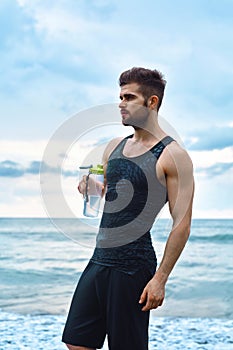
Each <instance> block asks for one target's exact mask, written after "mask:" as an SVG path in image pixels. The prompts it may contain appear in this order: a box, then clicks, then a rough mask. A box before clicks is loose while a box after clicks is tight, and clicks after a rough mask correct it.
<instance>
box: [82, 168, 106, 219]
mask: <svg viewBox="0 0 233 350" xmlns="http://www.w3.org/2000/svg"><path fill="white" fill-rule="evenodd" d="M103 183H104V169H103V165H101V164H97V166H96V167H90V168H89V173H88V175H87V182H86V192H85V194H84V207H83V215H85V216H87V217H97V216H98V214H99V209H100V202H101V198H102V186H103Z"/></svg>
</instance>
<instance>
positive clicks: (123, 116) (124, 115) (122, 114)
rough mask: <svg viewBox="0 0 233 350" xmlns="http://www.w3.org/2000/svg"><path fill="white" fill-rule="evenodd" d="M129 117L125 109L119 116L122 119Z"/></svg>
mask: <svg viewBox="0 0 233 350" xmlns="http://www.w3.org/2000/svg"><path fill="white" fill-rule="evenodd" d="M128 115H129V112H128V111H127V110H126V109H121V116H122V118H123V119H124V118H125V117H127V116H128Z"/></svg>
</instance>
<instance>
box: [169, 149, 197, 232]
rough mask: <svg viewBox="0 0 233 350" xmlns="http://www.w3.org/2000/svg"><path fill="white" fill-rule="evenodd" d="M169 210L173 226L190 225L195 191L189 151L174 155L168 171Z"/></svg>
mask: <svg viewBox="0 0 233 350" xmlns="http://www.w3.org/2000/svg"><path fill="white" fill-rule="evenodd" d="M167 191H168V202H169V210H170V213H171V216H172V218H173V226H178V225H179V224H180V223H181V222H183V223H185V224H186V225H190V222H191V214H192V202H193V193H194V179H193V167H192V162H191V160H190V158H189V156H188V155H187V153H186V152H185V153H182V154H178V156H177V157H175V156H174V157H173V159H172V160H171V164H170V167H169V170H168V173H167Z"/></svg>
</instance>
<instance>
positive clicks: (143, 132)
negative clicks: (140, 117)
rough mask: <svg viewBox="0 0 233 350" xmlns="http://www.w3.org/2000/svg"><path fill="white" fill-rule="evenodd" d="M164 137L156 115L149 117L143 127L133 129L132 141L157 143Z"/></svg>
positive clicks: (164, 134)
mask: <svg viewBox="0 0 233 350" xmlns="http://www.w3.org/2000/svg"><path fill="white" fill-rule="evenodd" d="M164 136H166V133H165V132H164V131H163V130H162V129H161V128H160V126H159V123H158V116H157V115H150V116H149V118H148V119H147V121H146V123H145V124H144V125H143V127H135V128H134V136H133V139H134V140H135V141H138V142H144V141H147V142H148V141H150V140H151V141H157V140H160V139H161V138H163V137H164Z"/></svg>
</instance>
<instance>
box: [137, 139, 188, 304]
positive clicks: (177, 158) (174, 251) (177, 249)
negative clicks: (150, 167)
mask: <svg viewBox="0 0 233 350" xmlns="http://www.w3.org/2000/svg"><path fill="white" fill-rule="evenodd" d="M161 166H162V167H163V169H164V172H165V174H166V185H167V191H168V201H169V210H170V213H171V216H172V219H173V226H172V230H171V232H170V234H169V237H168V240H167V243H166V246H165V250H164V254H163V258H162V261H161V264H160V266H159V269H158V270H157V272H156V273H155V275H154V277H153V278H152V279H151V280H150V281H149V283H148V284H147V285H146V287H145V288H144V291H143V293H142V295H141V298H140V301H139V302H140V303H143V302H145V301H146V305H145V306H144V307H143V308H142V310H143V311H147V310H150V309H155V308H157V307H158V306H161V305H162V303H163V300H164V297H165V284H166V282H167V279H168V277H169V275H170V273H171V271H172V269H173V267H174V265H175V264H176V262H177V260H178V258H179V256H180V254H181V252H182V250H183V249H184V246H185V244H186V242H187V240H188V237H189V233H190V226H191V215H192V201H193V192H194V180H193V168H192V162H191V160H190V158H189V156H188V154H187V153H186V151H184V150H183V149H181V148H180V147H179V146H178V145H177V144H175V143H173V144H172V145H170V147H169V146H168V147H167V149H166V153H165V154H164V157H163V160H162V162H161Z"/></svg>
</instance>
